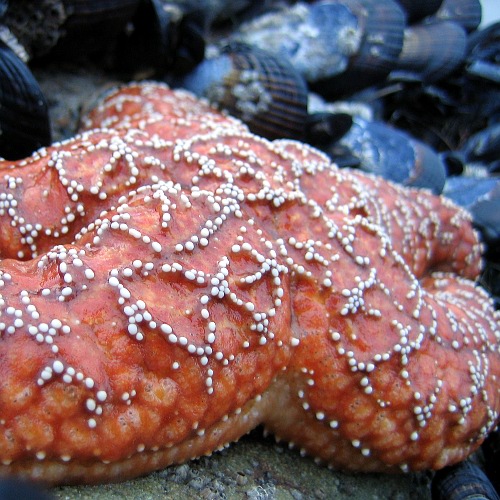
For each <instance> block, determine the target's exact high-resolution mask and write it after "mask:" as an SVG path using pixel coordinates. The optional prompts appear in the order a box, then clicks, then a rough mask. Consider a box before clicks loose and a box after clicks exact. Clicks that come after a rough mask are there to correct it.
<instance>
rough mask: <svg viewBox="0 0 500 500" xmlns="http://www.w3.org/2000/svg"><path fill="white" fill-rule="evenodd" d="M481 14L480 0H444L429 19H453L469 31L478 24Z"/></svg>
mask: <svg viewBox="0 0 500 500" xmlns="http://www.w3.org/2000/svg"><path fill="white" fill-rule="evenodd" d="M481 16H482V9H481V2H480V0H444V1H443V3H442V4H441V7H440V8H439V9H438V11H437V12H436V13H435V14H434V16H433V17H432V18H430V21H432V20H433V19H437V20H440V21H453V22H455V23H457V24H460V25H461V26H462V27H463V28H465V29H466V30H467V31H468V32H470V31H474V30H475V29H476V28H477V27H478V26H479V24H480V23H481Z"/></svg>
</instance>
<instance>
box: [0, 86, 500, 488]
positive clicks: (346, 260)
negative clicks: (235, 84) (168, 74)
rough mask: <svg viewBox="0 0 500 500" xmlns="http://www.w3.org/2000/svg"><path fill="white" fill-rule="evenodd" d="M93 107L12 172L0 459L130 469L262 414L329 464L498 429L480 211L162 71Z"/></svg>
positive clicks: (184, 455) (453, 452)
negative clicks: (254, 127)
mask: <svg viewBox="0 0 500 500" xmlns="http://www.w3.org/2000/svg"><path fill="white" fill-rule="evenodd" d="M84 123H85V126H86V127H88V128H91V129H92V130H90V131H83V132H82V133H81V135H80V136H77V137H76V138H74V139H72V140H69V141H66V142H65V143H63V144H56V145H54V146H52V147H50V148H47V149H45V150H41V151H39V152H37V153H35V154H34V155H33V156H32V157H31V158H28V159H26V160H24V161H20V162H15V163H8V162H2V165H0V179H1V180H2V185H1V187H0V255H1V256H2V257H3V260H2V261H0V375H1V377H2V384H1V386H0V415H1V419H0V458H1V461H2V462H1V463H2V465H0V474H2V475H9V474H18V475H23V476H28V477H33V478H37V479H43V480H45V481H47V482H50V483H75V482H87V483H91V482H104V481H116V480H123V479H125V478H129V477H134V476H137V475H140V474H144V473H147V472H149V471H152V470H156V469H159V468H162V467H165V466H167V465H169V464H171V463H179V462H182V461H185V460H188V459H190V458H193V457H196V456H199V455H201V454H208V453H211V452H212V451H214V450H217V449H219V448H221V447H223V446H225V445H226V444H227V443H229V442H231V441H234V440H236V439H238V438H239V437H240V436H241V435H242V434H244V433H245V432H247V431H249V430H251V429H252V428H254V427H255V426H257V425H259V424H264V425H265V426H266V428H267V429H268V430H269V431H271V432H273V433H274V434H275V435H276V436H277V437H278V438H280V439H285V440H287V441H289V442H291V443H294V444H295V445H296V446H297V447H299V448H300V449H301V451H303V452H304V453H309V454H311V455H313V456H315V457H317V458H319V459H321V460H323V461H324V462H326V463H328V464H330V465H332V466H335V467H340V468H345V469H351V470H361V471H388V472H389V471H399V470H403V471H406V470H420V469H425V468H440V467H443V466H445V465H446V464H450V463H454V462H457V461H459V460H461V459H463V458H465V457H466V456H467V455H468V454H470V453H471V452H472V451H474V450H475V449H476V448H477V447H478V446H479V445H480V443H481V442H482V440H483V439H484V438H485V436H486V435H487V433H488V432H489V430H491V429H492V428H493V427H494V426H495V425H496V424H497V423H498V419H499V411H500V389H499V387H500V384H499V377H500V333H499V330H500V318H499V315H498V313H496V312H495V311H494V308H493V305H492V302H491V301H490V299H489V298H488V297H487V296H486V294H485V293H484V291H482V290H481V289H480V288H477V287H475V285H474V280H475V279H476V278H477V275H478V272H479V268H480V245H479V243H478V240H477V237H476V234H475V233H474V231H473V229H472V226H471V224H470V218H469V216H468V214H467V213H466V212H464V211H463V210H461V209H459V208H457V207H455V206H454V205H452V204H451V203H450V202H448V201H447V200H445V199H443V198H439V197H436V196H433V195H431V194H428V193H426V192H422V191H416V190H409V189H405V188H401V187H397V186H395V185H392V184H390V183H388V182H385V181H383V180H381V179H377V178H374V177H370V176H365V175H362V174H360V173H355V172H349V171H345V170H338V169H337V168H336V167H335V166H334V165H332V164H331V163H330V162H329V161H328V159H327V158H326V157H325V156H324V155H323V154H321V153H320V152H318V151H316V150H314V149H313V148H311V147H309V146H307V145H304V144H301V143H298V142H294V141H287V140H281V141H274V142H269V141H267V140H265V139H262V138H259V137H257V136H255V135H252V134H250V133H249V132H248V130H247V129H246V127H245V126H244V125H242V124H241V123H240V122H238V121H236V120H234V119H232V118H230V117H227V116H224V115H222V114H220V113H218V112H216V111H214V110H213V109H211V108H209V107H208V106H207V105H206V104H205V103H200V102H199V101H197V100H196V99H195V98H194V97H192V96H191V95H190V94H187V93H185V92H180V91H172V90H170V89H168V88H167V87H165V86H162V85H155V84H141V85H130V86H128V87H125V88H123V89H119V90H117V91H116V92H114V93H112V94H110V95H108V96H107V97H106V98H105V100H104V101H103V103H102V104H101V105H99V106H98V107H97V108H96V109H95V110H94V111H92V112H91V113H90V114H89V116H88V117H87V118H86V120H85V121H84Z"/></svg>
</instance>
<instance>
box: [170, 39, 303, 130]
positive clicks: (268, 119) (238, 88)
mask: <svg viewBox="0 0 500 500" xmlns="http://www.w3.org/2000/svg"><path fill="white" fill-rule="evenodd" d="M176 84H177V85H179V86H181V87H184V88H186V89H188V90H190V91H192V92H194V93H195V94H197V95H198V96H202V97H206V98H207V99H208V100H209V101H210V102H211V103H213V104H215V105H217V106H218V107H220V108H221V109H224V110H226V111H228V112H229V113H230V114H232V115H234V116H236V117H238V118H240V119H241V120H243V121H244V122H245V123H246V124H247V125H248V127H249V128H250V130H252V131H253V132H254V133H256V134H259V135H263V136H264V137H267V138H269V139H275V138H279V137H290V138H296V139H300V138H303V137H304V134H305V126H306V120H307V87H306V84H305V82H304V80H303V78H302V77H301V76H300V74H299V73H298V72H297V71H296V70H295V69H294V68H293V67H292V66H291V65H290V64H289V62H288V61H287V60H286V59H279V58H278V57H276V56H274V55H272V54H269V53H267V52H266V51H263V50H260V49H258V48H255V47H250V46H248V45H245V44H240V43H232V44H229V45H227V46H226V47H224V48H223V49H222V50H221V51H220V52H219V55H217V56H215V57H212V58H207V59H205V60H204V61H203V62H202V63H201V64H199V65H198V66H197V67H196V68H195V69H194V70H193V71H192V72H191V73H189V74H187V75H186V76H185V77H183V78H181V79H179V80H177V81H176Z"/></svg>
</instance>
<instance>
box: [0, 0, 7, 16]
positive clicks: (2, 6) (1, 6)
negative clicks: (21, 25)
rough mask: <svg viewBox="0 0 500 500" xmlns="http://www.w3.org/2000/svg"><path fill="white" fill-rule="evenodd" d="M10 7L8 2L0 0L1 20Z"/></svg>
mask: <svg viewBox="0 0 500 500" xmlns="http://www.w3.org/2000/svg"><path fill="white" fill-rule="evenodd" d="M8 6H9V2H8V0H0V19H2V17H3V16H4V14H5V13H6V12H7V7H8Z"/></svg>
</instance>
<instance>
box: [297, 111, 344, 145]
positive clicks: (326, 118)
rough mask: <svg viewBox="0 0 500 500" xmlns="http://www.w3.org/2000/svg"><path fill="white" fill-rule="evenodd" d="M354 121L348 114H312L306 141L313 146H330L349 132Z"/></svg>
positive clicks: (308, 120)
mask: <svg viewBox="0 0 500 500" xmlns="http://www.w3.org/2000/svg"><path fill="white" fill-rule="evenodd" d="M352 121H353V118H352V115H350V114H348V113H330V112H327V111H325V112H318V113H310V114H309V116H308V117H307V126H306V140H307V142H308V143H309V144H312V145H313V146H317V147H322V146H328V145H329V144H331V143H332V142H336V141H338V140H339V139H340V138H342V137H343V136H344V135H345V134H347V132H349V130H350V128H351V127H352Z"/></svg>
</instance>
